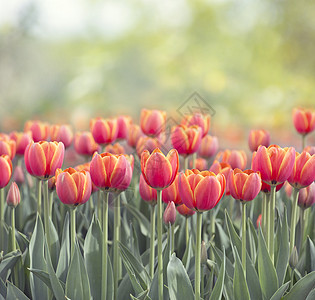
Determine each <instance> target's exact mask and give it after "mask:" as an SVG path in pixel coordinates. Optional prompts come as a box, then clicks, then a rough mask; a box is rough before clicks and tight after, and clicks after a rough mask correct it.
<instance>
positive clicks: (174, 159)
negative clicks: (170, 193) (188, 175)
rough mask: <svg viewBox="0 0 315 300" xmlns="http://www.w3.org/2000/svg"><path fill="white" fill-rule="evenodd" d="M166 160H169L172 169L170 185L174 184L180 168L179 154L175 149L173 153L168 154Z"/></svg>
mask: <svg viewBox="0 0 315 300" xmlns="http://www.w3.org/2000/svg"><path fill="white" fill-rule="evenodd" d="M166 158H167V159H168V161H169V162H170V164H171V167H172V177H171V181H170V184H172V183H173V182H174V180H175V178H176V175H177V172H178V168H179V157H178V152H177V151H176V150H175V149H172V150H171V151H169V152H168V154H167V156H166Z"/></svg>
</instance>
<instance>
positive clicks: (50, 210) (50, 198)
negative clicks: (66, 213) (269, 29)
mask: <svg viewBox="0 0 315 300" xmlns="http://www.w3.org/2000/svg"><path fill="white" fill-rule="evenodd" d="M53 202H54V192H50V194H49V218H50V219H52V207H53Z"/></svg>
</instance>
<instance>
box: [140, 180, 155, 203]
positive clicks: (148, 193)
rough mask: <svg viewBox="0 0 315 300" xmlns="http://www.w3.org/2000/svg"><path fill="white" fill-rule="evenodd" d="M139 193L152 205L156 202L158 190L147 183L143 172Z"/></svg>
mask: <svg viewBox="0 0 315 300" xmlns="http://www.w3.org/2000/svg"><path fill="white" fill-rule="evenodd" d="M139 194H140V197H141V199H142V200H144V201H146V202H149V203H150V204H151V205H155V204H156V198H157V194H156V190H155V189H153V188H151V187H150V186H149V185H148V184H147V183H146V181H145V180H144V178H143V175H142V174H141V175H140V182H139Z"/></svg>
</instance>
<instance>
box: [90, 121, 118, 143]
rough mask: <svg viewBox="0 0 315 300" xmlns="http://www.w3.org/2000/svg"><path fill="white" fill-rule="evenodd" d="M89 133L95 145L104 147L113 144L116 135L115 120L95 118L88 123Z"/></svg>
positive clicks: (116, 126)
mask: <svg viewBox="0 0 315 300" xmlns="http://www.w3.org/2000/svg"><path fill="white" fill-rule="evenodd" d="M90 131H91V133H92V135H93V138H94V140H95V142H96V143H98V144H101V145H104V144H110V143H113V142H114V141H115V140H116V138H117V134H118V125H117V120H116V119H103V118H96V119H92V120H91V121H90Z"/></svg>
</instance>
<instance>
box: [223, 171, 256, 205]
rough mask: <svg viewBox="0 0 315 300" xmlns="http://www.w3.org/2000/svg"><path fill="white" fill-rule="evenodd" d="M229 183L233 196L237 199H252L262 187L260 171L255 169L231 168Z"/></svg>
mask: <svg viewBox="0 0 315 300" xmlns="http://www.w3.org/2000/svg"><path fill="white" fill-rule="evenodd" d="M228 185H229V189H230V193H231V196H232V197H233V198H234V199H236V200H241V201H252V200H254V199H255V198H256V196H257V195H258V193H259V192H260V189H261V178H260V174H259V172H255V171H253V170H245V171H242V170H240V169H234V170H230V176H229V179H228Z"/></svg>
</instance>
